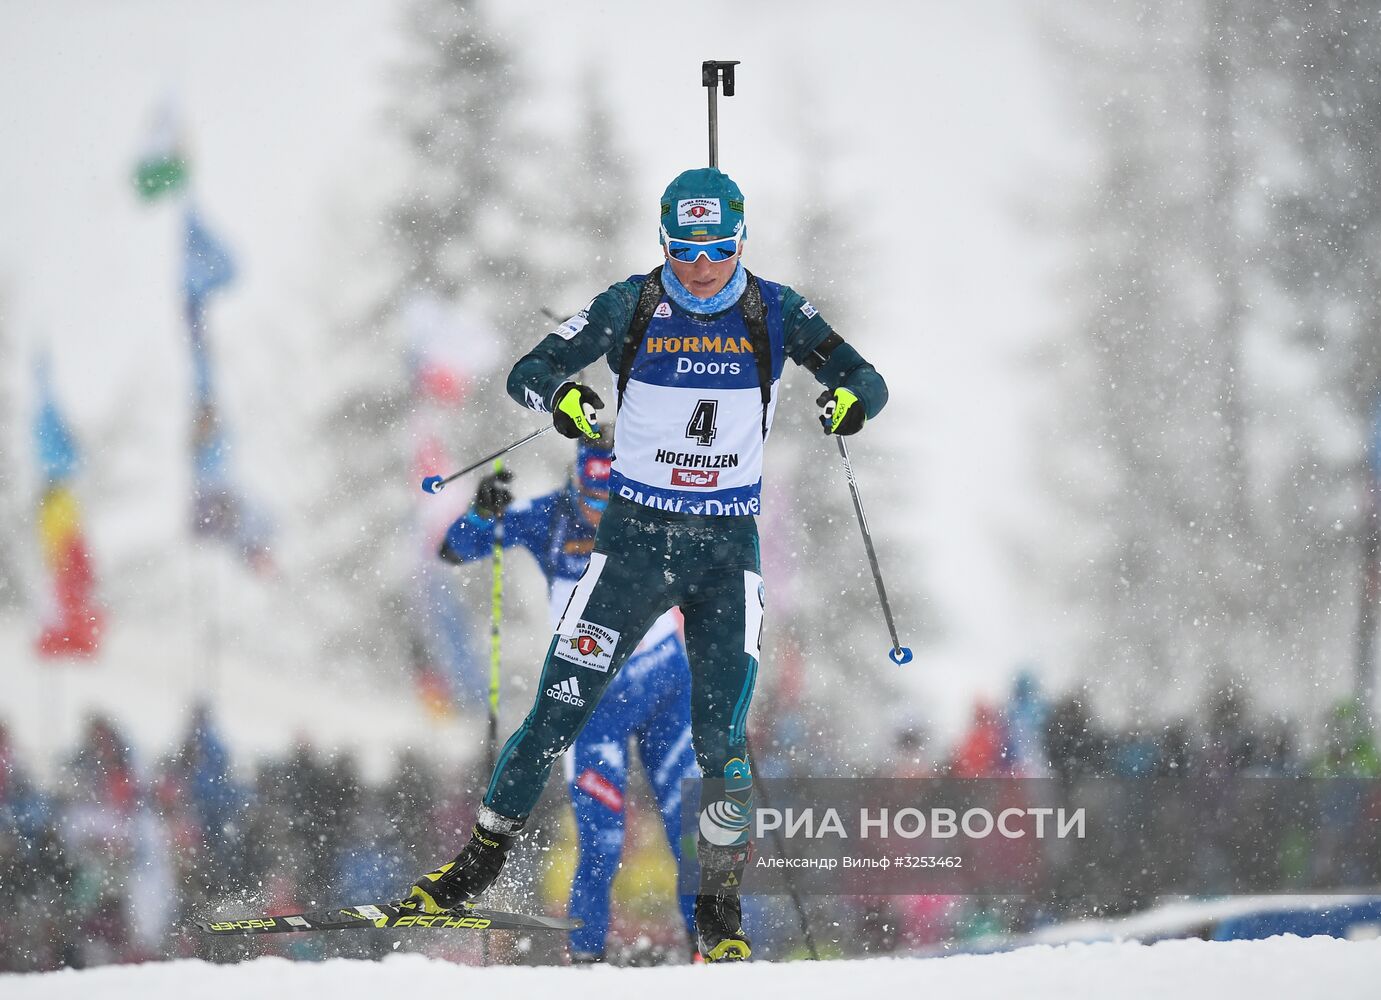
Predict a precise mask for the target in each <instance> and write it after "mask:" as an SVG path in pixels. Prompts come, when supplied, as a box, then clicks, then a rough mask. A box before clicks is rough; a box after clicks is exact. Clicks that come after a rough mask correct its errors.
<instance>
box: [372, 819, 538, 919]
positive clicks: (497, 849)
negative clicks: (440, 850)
mask: <svg viewBox="0 0 1381 1000" xmlns="http://www.w3.org/2000/svg"><path fill="white" fill-rule="evenodd" d="M522 828H523V821H522V820H515V819H509V818H508V817H507V816H500V815H499V814H498V813H496V812H494V811H493V810H492V809H488V808H482V809H480V815H479V819H478V820H477V821H476V822H475V829H474V831H473V832H472V833H471V834H470V842H469V843H468V844H466V845H465V848H464V850H462V851H461V852H460V853H459V854H458V855H456V859H455V860H454V861H448V862H447V863H446V864H444V865H442V866H441V867H440V868H438V869H437V870H436V871H434V872H428V873H427V874H426V875H423V876H422V877H421V878H420V879H418V880H417V881H416V882H414V883H413V885H412V891H411V892H410V893H409V894H408V897H407V898H406V899H404V900H402V901H401V902H400V903H399V904H398V905H399V906H400V907H401V908H402V909H405V910H416V911H417V912H419V913H443V912H445V911H446V910H450V909H454V908H456V907H458V906H461V905H463V904H465V903H468V902H469V901H470V900H472V899H474V898H475V897H476V896H478V895H479V894H480V893H482V892H484V890H485V889H488V888H489V887H490V886H491V885H493V884H494V880H495V879H496V878H498V877H499V872H500V871H502V870H503V865H504V862H505V861H506V860H507V859H508V852H509V849H510V848H512V847H513V844H514V843H515V842H516V841H517V839H518V834H519V832H520V831H521V830H522Z"/></svg>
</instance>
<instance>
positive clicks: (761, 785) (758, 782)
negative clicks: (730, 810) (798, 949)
mask: <svg viewBox="0 0 1381 1000" xmlns="http://www.w3.org/2000/svg"><path fill="white" fill-rule="evenodd" d="M753 789H754V791H755V793H756V794H757V796H758V797H759V798H761V799H762V804H763V808H765V809H771V808H772V801H771V800H770V799H769V798H768V797H767V783H766V782H765V781H764V780H763V779H762V776H761V775H757V774H755V775H753ZM772 839H773V840H774V841H776V844H777V854H778V855H779V856H780V857H781V858H783V859H784V860H790V858H791V855H790V854H788V853H787V849H786V840H785V839H784V838H783V837H782V831H781V830H780V829H778V828H777V827H775V826H774V827H773V828H772ZM782 873H783V874H784V875H785V876H786V888H787V892H788V893H789V894H790V896H791V902H792V903H793V904H794V905H795V907H796V918H797V919H798V920H799V921H800V923H801V937H802V938H803V939H804V941H805V943H806V951H808V952H810V958H811V961H813V962H818V961H820V952H819V951H818V950H817V949H816V947H815V935H814V934H812V933H811V932H810V917H808V916H807V915H806V907H805V904H804V903H802V902H801V894H800V893H799V892H797V891H796V879H795V877H794V876H793V875H792V874H791V866H790V865H788V866H787V867H786V868H785V869H783V872H782Z"/></svg>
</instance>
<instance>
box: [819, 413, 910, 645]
mask: <svg viewBox="0 0 1381 1000" xmlns="http://www.w3.org/2000/svg"><path fill="white" fill-rule="evenodd" d="M835 441H837V442H838V443H839V455H840V457H841V458H843V459H844V474H845V475H846V476H848V477H849V493H850V495H852V496H853V498H854V513H855V514H857V515H858V527H859V529H860V530H862V532H863V545H864V547H865V548H867V550H868V564H869V565H870V566H872V567H873V582H875V583H876V584H877V585H878V599H879V600H880V601H882V616H883V617H884V618H886V619H887V634H888V635H890V636H891V637H892V648H891V649H890V650H888V652H887V655H888V657H890V658H891V660H892V662H893V663H910V662H911V650H910V649H908V648H907V647H906V646H903V645H902V644H901V642H900V641H899V640H898V639H897V626H896V623H894V622H893V621H892V605H891V604H889V603H888V602H887V589H886V588H885V587H884V586H883V585H882V570H881V569H879V568H878V554H877V552H876V551H874V549H873V535H872V533H871V532H870V531H869V530H868V518H867V516H866V515H865V514H864V513H863V498H862V497H861V496H860V495H859V492H858V480H857V479H855V478H854V467H853V463H852V462H850V461H849V449H848V448H847V447H845V445H844V439H843V438H842V437H836V438H835Z"/></svg>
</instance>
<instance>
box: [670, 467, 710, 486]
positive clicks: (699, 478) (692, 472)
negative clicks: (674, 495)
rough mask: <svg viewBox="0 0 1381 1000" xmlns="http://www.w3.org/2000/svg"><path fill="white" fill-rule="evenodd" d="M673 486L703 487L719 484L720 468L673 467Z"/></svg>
mask: <svg viewBox="0 0 1381 1000" xmlns="http://www.w3.org/2000/svg"><path fill="white" fill-rule="evenodd" d="M671 485H672V486H696V487H699V488H701V489H704V488H706V487H710V486H718V485H719V470H718V469H710V470H705V469H672V470H671Z"/></svg>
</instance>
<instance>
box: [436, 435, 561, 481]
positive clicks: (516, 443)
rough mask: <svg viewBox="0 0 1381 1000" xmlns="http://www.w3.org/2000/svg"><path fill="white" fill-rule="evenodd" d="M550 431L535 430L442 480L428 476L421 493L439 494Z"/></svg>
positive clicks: (439, 477) (438, 477)
mask: <svg viewBox="0 0 1381 1000" xmlns="http://www.w3.org/2000/svg"><path fill="white" fill-rule="evenodd" d="M551 429H552V425H551V424H547V426H545V427H543V428H541V429H540V430H535V431H533V432H532V433H531V434H529V435H527V436H526V437H521V438H519V439H518V440H517V441H514V442H513V443H512V444H510V445H507V446H505V447H503V448H500V449H499V450H498V451H496V452H493V453H492V454H489V455H485V456H484V457H483V458H481V459H480V460H479V461H478V462H473V463H471V464H470V465H467V466H466V467H465V468H463V469H461V470H460V471H459V472H452V473H451V474H450V475H449V476H446V477H445V478H444V479H443V478H442V477H441V476H428V477H427V478H426V479H424V480H422V492H423V493H440V492H441V491H442V490H443V489H445V488H446V484H447V483H451V482H454V481H455V480H457V479H459V478H460V477H461V476H463V475H465V473H467V472H474V471H475V470H476V469H478V468H479V467H480V466H481V465H484V464H485V463H486V462H492V461H494V459H496V458H499V457H500V456H502V455H507V454H508V453H509V452H510V451H512V450H513V449H514V448H519V447H521V446H523V445H525V444H527V443H528V442H529V441H531V440H532V439H533V438H537V437H541V436H542V435H543V434H545V433H546V432H547V431H549V430H551Z"/></svg>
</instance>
